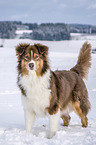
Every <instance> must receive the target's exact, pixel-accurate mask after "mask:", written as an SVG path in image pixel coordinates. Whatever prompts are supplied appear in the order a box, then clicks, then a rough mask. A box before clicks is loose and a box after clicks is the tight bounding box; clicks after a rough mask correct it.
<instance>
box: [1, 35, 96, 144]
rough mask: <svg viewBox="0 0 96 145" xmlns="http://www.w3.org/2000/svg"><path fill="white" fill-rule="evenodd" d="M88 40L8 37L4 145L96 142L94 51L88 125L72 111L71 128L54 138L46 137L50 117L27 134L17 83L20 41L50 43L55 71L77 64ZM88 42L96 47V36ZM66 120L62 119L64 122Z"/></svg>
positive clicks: (3, 93) (3, 62) (4, 71)
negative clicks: (35, 39) (84, 124)
mask: <svg viewBox="0 0 96 145" xmlns="http://www.w3.org/2000/svg"><path fill="white" fill-rule="evenodd" d="M88 39H89V36H88ZM85 40H86V39H85ZM85 40H70V41H59V42H55V41H54V42H48V41H32V40H20V39H13V40H12V39H11V40H6V39H5V41H4V48H0V145H96V54H92V67H91V69H90V71H89V75H88V80H87V81H85V82H86V85H87V88H88V92H89V99H90V102H91V110H90V112H89V114H88V119H89V121H88V122H89V125H88V128H82V127H81V121H80V119H79V117H78V116H77V115H76V114H75V113H71V122H70V125H69V127H63V126H62V125H60V128H59V130H58V132H57V133H56V135H55V136H54V137H53V138H52V139H47V138H46V136H47V134H48V131H49V127H48V126H49V121H48V118H37V119H36V121H35V124H34V127H33V133H32V134H31V133H26V131H25V123H24V114H23V107H22V103H21V94H20V90H19V89H18V87H17V84H16V78H17V70H16V65H17V63H16V61H17V58H16V56H15V47H16V45H17V44H18V43H21V42H26V43H31V44H34V43H37V42H39V43H42V44H45V45H47V46H49V59H50V65H51V68H52V70H56V69H60V70H62V69H66V70H68V69H70V68H71V67H73V66H74V65H75V64H76V61H77V57H78V54H79V50H80V48H81V46H82V44H83V43H84V42H85ZM0 41H1V40H0ZM88 41H89V42H90V43H91V45H92V47H93V48H96V36H95V37H90V39H89V40H88ZM62 123H63V122H62V120H60V124H62Z"/></svg>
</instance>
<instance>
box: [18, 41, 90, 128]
mask: <svg viewBox="0 0 96 145" xmlns="http://www.w3.org/2000/svg"><path fill="white" fill-rule="evenodd" d="M31 50H33V52H34V54H37V55H39V61H38V62H36V64H37V66H38V69H37V70H36V74H37V76H38V77H42V76H43V74H44V73H45V72H46V71H47V70H48V69H50V67H49V62H48V47H47V46H44V45H41V44H34V45H29V44H20V45H18V46H17V47H16V54H17V56H18V74H21V75H28V70H27V69H26V67H25V66H26V65H27V63H28V62H26V60H25V57H26V54H28V53H29V54H30V51H31ZM28 57H29V59H30V56H28ZM26 59H27V58H26ZM33 59H34V60H35V57H33ZM90 60H91V46H90V44H88V43H87V42H85V43H84V45H83V46H82V48H81V51H80V55H79V57H78V61H77V64H76V65H75V67H73V68H72V69H71V70H69V71H64V70H63V71H55V72H53V71H51V70H50V72H51V78H50V88H49V89H51V94H50V96H49V101H50V106H48V107H47V108H46V110H47V112H48V113H49V114H50V115H53V114H56V113H57V112H58V110H59V109H60V110H61V112H63V111H64V110H66V108H68V107H69V104H70V103H71V104H72V107H73V110H74V111H75V112H76V113H77V114H78V115H79V117H80V118H81V122H82V126H83V127H87V124H88V123H87V117H86V116H87V114H88V111H89V109H90V102H89V100H88V92H87V89H86V86H85V84H84V82H83V80H82V79H83V78H86V76H87V74H88V70H89V67H90V65H91V63H90ZM18 86H19V88H20V89H21V92H22V94H23V95H25V96H26V90H24V88H23V87H22V86H20V84H19V75H18ZM61 117H62V119H63V121H64V125H66V126H67V125H69V121H70V116H69V114H68V112H67V115H66V114H62V116H61Z"/></svg>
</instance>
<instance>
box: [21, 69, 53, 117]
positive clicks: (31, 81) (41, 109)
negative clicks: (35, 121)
mask: <svg viewBox="0 0 96 145" xmlns="http://www.w3.org/2000/svg"><path fill="white" fill-rule="evenodd" d="M21 84H22V86H23V87H24V89H25V90H26V93H27V97H23V105H24V107H27V108H29V109H32V110H33V111H34V112H35V114H36V115H38V116H43V115H44V114H45V108H46V107H48V106H49V96H50V89H49V86H50V72H49V71H48V72H46V74H44V75H43V76H42V77H38V76H37V75H36V73H35V72H32V73H30V74H29V75H28V76H23V77H22V78H21Z"/></svg>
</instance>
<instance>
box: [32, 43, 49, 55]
mask: <svg viewBox="0 0 96 145" xmlns="http://www.w3.org/2000/svg"><path fill="white" fill-rule="evenodd" d="M34 46H35V47H36V48H37V50H38V52H39V54H41V55H43V54H46V55H47V54H48V47H47V46H45V45H42V44H39V43H38V44H34Z"/></svg>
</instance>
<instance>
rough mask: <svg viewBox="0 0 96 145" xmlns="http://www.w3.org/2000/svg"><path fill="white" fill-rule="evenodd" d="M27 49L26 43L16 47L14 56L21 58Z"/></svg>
mask: <svg viewBox="0 0 96 145" xmlns="http://www.w3.org/2000/svg"><path fill="white" fill-rule="evenodd" d="M27 47H29V44H26V43H20V44H19V45H17V47H16V55H17V56H22V55H23V54H24V53H25V50H26V48H27Z"/></svg>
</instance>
